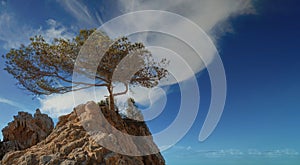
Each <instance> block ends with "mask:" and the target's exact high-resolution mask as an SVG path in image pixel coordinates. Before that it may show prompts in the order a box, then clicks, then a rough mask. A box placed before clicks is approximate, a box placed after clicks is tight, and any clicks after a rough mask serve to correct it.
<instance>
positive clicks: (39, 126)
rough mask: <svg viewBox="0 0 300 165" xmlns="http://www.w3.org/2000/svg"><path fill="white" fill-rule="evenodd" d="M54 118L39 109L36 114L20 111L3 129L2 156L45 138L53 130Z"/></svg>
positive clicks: (0, 153)
mask: <svg viewBox="0 0 300 165" xmlns="http://www.w3.org/2000/svg"><path fill="white" fill-rule="evenodd" d="M53 127H54V124H53V121H52V119H51V118H50V117H49V116H48V115H46V114H42V113H41V112H40V110H39V109H37V110H36V112H35V114H34V116H32V115H31V114H29V113H27V112H19V113H18V115H17V116H14V120H13V121H12V122H10V123H8V126H6V127H5V128H4V129H3V130H2V134H3V142H1V144H0V149H1V150H0V158H2V157H3V156H4V154H5V153H7V152H9V151H17V150H23V149H26V148H29V147H31V146H33V145H36V144H37V143H38V142H40V141H42V140H44V139H45V138H46V137H47V136H48V135H49V134H50V133H51V132H52V130H53Z"/></svg>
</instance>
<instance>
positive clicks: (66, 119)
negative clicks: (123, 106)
mask: <svg viewBox="0 0 300 165" xmlns="http://www.w3.org/2000/svg"><path fill="white" fill-rule="evenodd" d="M99 111H101V112H102V114H103V115H104V117H105V118H104V119H103V118H99V116H98V114H99ZM95 119H96V120H95ZM104 121H107V122H104ZM95 124H96V125H95ZM111 126H113V127H114V128H115V130H114V131H112V130H111V129H112V128H111ZM90 128H96V129H95V130H94V131H91V130H90ZM115 132H122V133H125V134H128V135H135V136H137V137H138V136H146V135H148V137H150V138H146V139H145V141H143V139H142V140H141V139H140V140H139V141H135V140H134V139H131V138H128V137H125V138H118V137H117V136H116V135H117V134H115ZM109 144H111V145H114V146H116V147H117V149H120V150H119V151H121V152H124V151H128V153H130V152H133V151H134V153H142V151H144V150H147V149H148V150H151V151H153V153H152V154H149V155H142V154H141V155H136V156H128V155H129V154H124V153H126V152H124V153H120V152H115V151H112V150H111V149H112V148H110V147H109V146H108V145H109ZM124 146H126V148H124ZM114 149H115V148H113V150H114ZM131 155H132V154H131ZM1 163H2V164H3V165H6V164H47V165H56V164H62V165H77V164H78V165H79V164H80V165H81V164H95V165H96V164H102V165H152V164H155V165H163V164H165V161H164V159H163V157H162V155H161V154H160V152H159V150H158V148H157V146H156V145H155V144H154V142H153V140H152V137H151V133H150V131H149V129H148V127H147V126H146V124H145V123H144V122H138V121H134V120H132V119H123V118H121V117H120V115H119V114H117V113H116V112H114V111H110V110H108V107H106V106H99V105H98V104H96V103H94V102H88V103H87V104H84V105H80V106H78V107H76V108H75V109H74V111H73V112H72V113H70V114H69V115H65V116H61V117H60V118H59V122H58V123H57V125H56V127H55V128H54V130H53V131H52V133H51V134H50V135H49V136H48V137H47V138H46V139H45V140H43V141H42V142H40V143H38V144H37V145H35V146H33V147H31V148H28V149H26V150H21V151H15V152H9V153H7V154H6V155H5V156H4V157H3V159H2V161H1V162H0V164H1Z"/></svg>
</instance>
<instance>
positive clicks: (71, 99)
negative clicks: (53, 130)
mask: <svg viewBox="0 0 300 165" xmlns="http://www.w3.org/2000/svg"><path fill="white" fill-rule="evenodd" d="M106 95H107V92H106V90H105V89H104V88H103V89H102V88H97V89H96V91H95V93H94V91H93V90H91V89H87V90H80V91H76V92H69V93H66V94H53V95H50V96H45V97H43V98H39V101H40V103H41V111H42V112H44V113H47V114H48V115H50V116H51V117H54V118H57V117H59V116H61V115H65V114H68V113H70V112H71V111H72V110H73V108H74V107H76V106H77V105H79V104H84V103H86V102H87V101H91V100H93V101H96V102H99V101H100V100H102V99H103V98H104V96H106Z"/></svg>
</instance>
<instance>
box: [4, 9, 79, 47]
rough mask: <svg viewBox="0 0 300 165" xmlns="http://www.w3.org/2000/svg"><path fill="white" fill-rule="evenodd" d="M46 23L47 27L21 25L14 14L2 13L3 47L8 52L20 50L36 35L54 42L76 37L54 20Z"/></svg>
mask: <svg viewBox="0 0 300 165" xmlns="http://www.w3.org/2000/svg"><path fill="white" fill-rule="evenodd" d="M46 23H47V26H46V27H42V26H40V27H38V28H33V27H31V26H30V25H26V24H20V23H19V21H18V19H17V18H16V17H15V16H14V14H13V13H10V12H7V11H3V12H0V41H2V42H4V44H3V46H2V47H3V48H4V49H6V50H9V49H11V48H18V47H19V46H20V45H21V44H25V45H26V44H28V43H29V38H30V37H33V36H36V35H42V36H44V37H45V39H46V41H52V40H53V38H66V39H71V38H73V37H74V36H75V35H74V33H72V32H70V29H69V28H67V27H65V26H64V25H62V24H61V23H59V22H57V21H55V20H54V19H48V20H46Z"/></svg>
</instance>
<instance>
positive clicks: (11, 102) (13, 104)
mask: <svg viewBox="0 0 300 165" xmlns="http://www.w3.org/2000/svg"><path fill="white" fill-rule="evenodd" d="M0 103H2V104H8V105H10V106H13V107H16V108H19V109H23V110H24V109H25V108H24V106H23V105H21V104H19V103H17V102H14V101H12V100H9V99H5V98H2V97H0Z"/></svg>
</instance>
